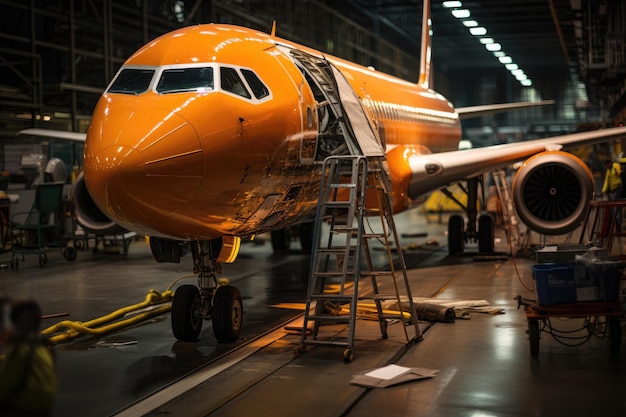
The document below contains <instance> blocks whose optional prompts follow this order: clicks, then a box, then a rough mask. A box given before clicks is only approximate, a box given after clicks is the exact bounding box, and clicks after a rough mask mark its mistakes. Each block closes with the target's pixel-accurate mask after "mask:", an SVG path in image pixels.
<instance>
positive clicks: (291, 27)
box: [0, 0, 626, 174]
mask: <svg viewBox="0 0 626 417" xmlns="http://www.w3.org/2000/svg"><path fill="white" fill-rule="evenodd" d="M444 3H446V2H441V1H434V2H433V5H432V20H433V30H434V40H433V56H434V67H435V75H434V86H435V89H436V91H438V92H440V93H442V94H443V95H444V96H445V97H446V98H448V99H449V100H450V101H451V102H452V103H453V105H455V106H457V107H459V106H471V105H479V104H491V103H501V102H511V101H525V100H539V99H543V100H545V99H554V100H556V104H555V105H553V106H546V107H543V108H535V109H526V110H522V111H517V112H511V113H507V114H498V115H492V116H485V117H483V118H480V119H477V120H468V121H467V123H465V124H464V129H465V132H464V135H465V137H466V138H467V139H469V140H471V141H472V142H473V143H474V144H475V146H480V145H484V144H491V143H494V142H506V141H511V140H520V139H525V138H533V137H541V136H547V135H550V134H552V133H555V134H556V133H563V132H568V131H574V130H577V129H579V128H583V129H584V128H588V127H589V126H592V127H594V126H607V125H609V126H610V125H614V124H616V123H621V122H622V119H623V118H624V117H625V116H624V110H623V109H624V107H625V106H624V104H625V102H626V99H625V98H624V97H626V95H625V94H624V93H625V86H624V72H625V69H624V68H625V64H626V51H625V50H624V39H623V37H624V35H623V33H624V29H625V26H626V23H625V20H624V8H625V7H626V5H625V4H624V1H622V0H602V1H591V0H571V1H570V0H515V1H510V2H501V1H497V0H481V1H465V2H462V3H461V4H462V7H461V8H462V9H464V10H466V11H468V16H460V17H458V18H457V17H455V16H454V15H453V13H452V12H453V11H454V10H455V8H451V7H446V5H445V4H444ZM0 4H1V5H2V7H3V13H2V16H0V19H1V22H2V29H1V30H0V42H1V49H0V57H1V58H2V65H0V103H2V107H1V110H0V135H1V137H2V144H3V146H2V147H0V152H1V155H2V158H0V165H1V166H0V168H1V169H2V170H3V171H8V172H10V173H13V174H17V173H19V171H20V164H19V159H20V155H22V154H25V153H30V152H34V153H42V152H43V153H45V154H46V156H47V157H52V156H57V157H59V158H61V159H63V160H64V161H65V163H66V164H67V165H68V166H69V167H78V168H79V167H80V166H81V165H82V161H81V154H82V150H81V149H80V147H81V145H80V144H71V143H69V144H68V143H63V142H59V141H57V142H54V141H51V142H50V143H48V144H47V145H48V147H49V149H44V150H42V149H41V144H40V143H37V142H31V143H29V142H30V141H29V139H28V138H26V137H24V138H20V139H19V140H16V138H15V133H16V132H17V131H19V130H21V129H24V128H28V127H42V128H52V129H59V130H67V131H73V132H85V131H86V129H87V127H88V125H89V120H90V116H91V112H92V111H93V109H94V106H95V103H96V101H97V99H98V97H99V95H100V94H101V93H102V91H103V90H104V88H105V87H106V86H107V84H108V83H109V82H110V81H111V79H112V77H113V76H114V75H115V73H116V71H117V69H118V68H119V67H120V66H121V64H122V63H123V62H124V60H125V59H126V58H128V57H129V56H130V54H132V53H133V52H134V51H135V50H136V49H137V48H138V47H140V46H141V45H143V44H145V43H147V42H149V41H150V40H152V39H154V38H156V37H157V36H159V35H161V34H163V33H165V32H168V31H171V30H173V29H176V28H179V27H182V26H186V25H193V24H199V23H207V22H217V23H231V24H237V25H242V26H248V27H252V28H255V29H258V30H261V31H264V32H269V31H270V29H271V26H272V22H273V21H276V22H277V35H278V36H280V37H283V38H286V39H289V40H293V41H296V42H298V43H302V44H304V45H308V46H311V47H313V48H316V49H319V50H320V51H323V52H327V53H330V54H333V55H336V56H339V57H342V58H346V59H349V60H352V61H354V62H357V63H360V64H363V65H368V66H373V67H375V68H376V69H378V70H380V71H382V72H386V73H390V74H392V75H396V76H400V77H402V78H405V79H407V80H410V81H416V80H417V76H418V72H419V64H418V59H419V53H420V51H419V50H420V30H421V7H422V4H421V1H418V0H410V1H396V0H348V1H342V2H334V1H323V0H307V1H299V0H297V1H296V0H291V1H290V0H284V1H278V0H259V1H256V0H250V1H238V0H223V1H216V0H211V1H201V0H197V1H173V0H172V1H157V0H137V1H135V2H123V1H115V0H100V1H96V0H59V1H33V2H20V1H11V0H2V1H1V2H0ZM456 9H459V8H458V7H456ZM468 25H478V27H479V28H484V29H485V30H486V34H483V35H476V36H474V35H472V34H470V30H471V29H474V28H473V27H471V26H468ZM486 42H490V43H491V44H489V43H486ZM498 55H504V56H506V57H510V59H511V62H510V63H508V65H509V68H514V69H507V67H506V65H507V64H506V63H502V62H500V61H501V60H502V57H499V56H498ZM505 59H506V58H505ZM504 62H508V61H504ZM515 70H517V71H520V70H521V71H522V75H521V76H522V77H526V78H527V79H528V80H530V83H532V84H531V85H529V86H527V87H525V86H523V85H522V84H520V81H519V80H518V79H516V76H514V75H513V74H512V73H511V71H515Z"/></svg>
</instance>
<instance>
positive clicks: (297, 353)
mask: <svg viewBox="0 0 626 417" xmlns="http://www.w3.org/2000/svg"><path fill="white" fill-rule="evenodd" d="M305 350H306V348H305V346H304V345H300V346H296V347H295V348H294V350H293V356H294V358H297V357H298V356H300V355H302V354H303V353H304V351H305Z"/></svg>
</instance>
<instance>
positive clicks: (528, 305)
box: [516, 295, 624, 356]
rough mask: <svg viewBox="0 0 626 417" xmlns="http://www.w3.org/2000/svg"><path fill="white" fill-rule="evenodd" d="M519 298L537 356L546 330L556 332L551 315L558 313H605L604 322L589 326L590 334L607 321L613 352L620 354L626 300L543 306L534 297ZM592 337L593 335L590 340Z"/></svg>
mask: <svg viewBox="0 0 626 417" xmlns="http://www.w3.org/2000/svg"><path fill="white" fill-rule="evenodd" d="M516 300H517V303H518V305H517V306H518V308H519V307H520V306H521V305H523V306H524V310H525V312H526V318H527V320H528V340H529V342H530V354H531V355H533V356H537V355H538V354H539V339H540V334H541V333H542V332H543V333H549V334H552V336H555V335H554V333H553V329H552V326H551V325H550V318H556V317H561V318H562V317H567V318H587V317H589V318H596V319H599V318H601V317H604V318H605V321H604V322H598V321H596V323H595V324H593V325H592V326H588V327H587V331H588V332H589V336H591V334H592V332H593V330H594V329H592V328H591V327H595V326H598V323H601V324H602V325H604V333H605V335H606V336H607V338H608V341H609V350H610V352H611V354H617V353H618V352H619V350H620V345H621V340H622V327H621V326H622V325H621V321H620V319H622V318H623V317H624V304H623V303H622V301H586V302H579V303H569V304H554V305H549V306H543V305H540V304H538V303H536V302H534V301H529V300H525V299H523V298H522V297H521V296H519V295H518V296H517V297H516ZM588 339H589V338H587V339H586V340H588ZM586 340H585V341H586Z"/></svg>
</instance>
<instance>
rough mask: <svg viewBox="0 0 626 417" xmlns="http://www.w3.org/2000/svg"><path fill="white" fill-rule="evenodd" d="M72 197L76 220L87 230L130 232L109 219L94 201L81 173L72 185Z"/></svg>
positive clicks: (99, 233)
mask: <svg viewBox="0 0 626 417" xmlns="http://www.w3.org/2000/svg"><path fill="white" fill-rule="evenodd" d="M71 198H72V200H73V201H74V213H75V215H76V221H78V224H80V226H81V227H82V228H83V229H84V230H85V232H89V233H95V234H97V235H118V234H122V233H126V232H128V230H126V229H124V228H123V227H122V226H120V225H118V224H117V223H115V222H113V221H112V220H111V219H109V218H108V217H107V216H106V215H105V214H104V213H103V212H102V211H101V210H100V209H99V208H98V206H96V203H94V201H93V199H92V198H91V196H90V195H89V191H88V190H87V186H86V184H85V178H84V177H83V174H82V173H81V174H80V175H79V176H78V178H76V182H75V183H74V185H73V186H72V192H71Z"/></svg>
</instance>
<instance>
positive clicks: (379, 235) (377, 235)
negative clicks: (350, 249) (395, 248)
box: [362, 233, 385, 239]
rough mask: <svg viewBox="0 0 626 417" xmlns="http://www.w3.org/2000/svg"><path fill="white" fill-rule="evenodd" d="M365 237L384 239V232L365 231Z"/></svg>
mask: <svg viewBox="0 0 626 417" xmlns="http://www.w3.org/2000/svg"><path fill="white" fill-rule="evenodd" d="M362 236H363V239H383V238H384V237H385V234H384V233H363V235H362Z"/></svg>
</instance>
